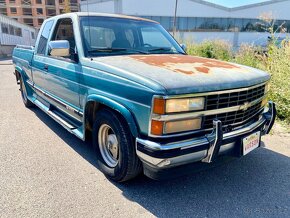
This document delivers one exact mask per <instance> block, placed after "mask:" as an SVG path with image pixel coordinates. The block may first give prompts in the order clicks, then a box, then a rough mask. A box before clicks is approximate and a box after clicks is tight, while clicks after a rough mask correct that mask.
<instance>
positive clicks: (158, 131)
mask: <svg viewBox="0 0 290 218" xmlns="http://www.w3.org/2000/svg"><path fill="white" fill-rule="evenodd" d="M163 125H164V122H163V121H157V120H152V121H151V134H153V135H162V134H163Z"/></svg>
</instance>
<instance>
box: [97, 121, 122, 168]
mask: <svg viewBox="0 0 290 218" xmlns="http://www.w3.org/2000/svg"><path fill="white" fill-rule="evenodd" d="M98 142H99V149H100V152H101V155H102V158H103V159H104V161H105V163H106V164H107V165H108V166H109V167H115V166H117V164H118V159H119V142H118V139H117V137H116V135H115V133H114V131H113V129H112V128H111V127H110V126H109V125H107V124H102V125H101V127H100V129H99V133H98Z"/></svg>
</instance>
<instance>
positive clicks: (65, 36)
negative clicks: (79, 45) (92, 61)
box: [51, 18, 76, 54]
mask: <svg viewBox="0 0 290 218" xmlns="http://www.w3.org/2000/svg"><path fill="white" fill-rule="evenodd" d="M51 40H67V41H68V42H69V45H70V54H74V53H76V51H75V48H76V42H75V37H74V31H73V23H72V20H71V19H70V18H65V19H61V20H59V21H58V24H57V25H56V29H55V31H54V33H53V37H52V39H51Z"/></svg>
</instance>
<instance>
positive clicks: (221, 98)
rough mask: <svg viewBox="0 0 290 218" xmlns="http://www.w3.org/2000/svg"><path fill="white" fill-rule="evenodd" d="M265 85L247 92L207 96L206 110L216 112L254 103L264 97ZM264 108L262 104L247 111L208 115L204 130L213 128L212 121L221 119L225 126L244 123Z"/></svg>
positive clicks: (204, 121) (205, 118)
mask: <svg viewBox="0 0 290 218" xmlns="http://www.w3.org/2000/svg"><path fill="white" fill-rule="evenodd" d="M264 92H265V85H262V86H259V87H256V88H253V89H250V90H247V91H239V92H232V93H225V94H217V95H209V96H207V105H206V110H215V109H221V108H227V107H233V106H238V105H243V104H244V103H246V102H252V101H254V100H256V99H259V98H261V97H263V96H264ZM261 106H262V102H261V101H260V102H259V103H257V104H255V105H253V106H251V107H249V108H248V109H247V110H238V111H232V112H227V113H222V114H216V115H208V116H205V117H204V120H203V128H204V129H210V128H212V125H213V124H212V121H213V120H214V119H219V120H220V121H221V122H222V124H223V126H227V125H233V124H237V123H243V122H245V121H247V120H248V119H250V118H254V117H255V116H257V115H258V112H259V111H260V109H261Z"/></svg>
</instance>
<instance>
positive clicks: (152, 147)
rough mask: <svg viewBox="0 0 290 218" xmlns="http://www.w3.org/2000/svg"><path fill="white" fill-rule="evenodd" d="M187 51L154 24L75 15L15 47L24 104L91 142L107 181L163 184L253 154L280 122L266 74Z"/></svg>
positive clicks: (50, 23)
mask: <svg viewBox="0 0 290 218" xmlns="http://www.w3.org/2000/svg"><path fill="white" fill-rule="evenodd" d="M185 50H186V49H185V47H184V46H181V45H179V44H178V43H177V42H176V41H175V40H174V38H173V37H172V36H171V35H170V34H169V33H168V32H167V31H165V30H164V29H163V27H162V26H161V25H160V24H159V23H157V22H154V21H151V20H147V19H141V18H137V17H130V16H121V15H110V14H97V13H89V14H88V13H68V14H64V15H59V16H56V17H52V18H49V19H47V20H45V22H44V23H43V25H42V27H41V29H40V32H39V34H38V37H37V41H36V45H35V47H26V46H17V47H16V48H15V49H14V51H13V63H14V66H15V72H14V74H15V76H16V81H17V83H18V84H20V90H21V95H22V99H23V102H24V104H25V106H26V107H32V106H35V105H36V106H37V107H39V108H40V109H41V110H43V111H44V112H45V113H47V114H48V115H49V116H50V117H51V118H53V119H54V120H55V121H57V122H58V123H59V124H60V125H62V126H63V127H64V128H65V129H67V130H68V131H69V132H71V133H72V134H74V135H75V136H77V137H78V138H80V139H82V140H86V139H88V138H90V139H92V141H93V146H94V148H95V149H94V151H95V155H96V156H97V160H98V163H97V164H98V167H99V169H100V170H101V171H102V172H103V173H104V174H105V175H106V176H107V177H109V178H110V179H112V180H114V181H118V182H122V181H126V180H129V179H131V178H134V177H135V176H137V175H138V174H139V173H141V172H142V171H143V172H144V173H145V175H147V176H149V177H151V178H154V179H155V178H159V177H160V176H163V175H165V173H164V172H168V169H172V168H173V169H180V170H181V169H182V168H185V167H186V166H188V165H189V164H190V165H195V164H197V165H200V164H201V165H207V164H211V163H212V162H214V161H217V160H219V159H220V158H219V157H220V156H225V155H227V156H236V157H241V156H243V155H246V154H248V153H249V152H251V151H252V150H254V149H255V148H257V147H259V146H260V142H261V136H262V135H264V134H267V133H269V131H270V129H271V128H272V126H273V123H274V120H275V116H276V109H275V104H274V103H273V102H271V101H269V102H268V101H267V92H268V87H269V85H268V82H269V79H270V76H269V74H268V73H266V72H263V71H260V70H257V69H253V68H250V67H246V66H241V65H237V64H233V63H227V62H222V61H218V60H214V59H206V58H201V57H194V56H189V55H187V54H186V52H185ZM27 131H29V130H27ZM88 136H91V137H88ZM38 137H41V136H38ZM56 155H57V154H56ZM174 167H178V168H174ZM173 169H172V170H173ZM175 171H176V170H175Z"/></svg>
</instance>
